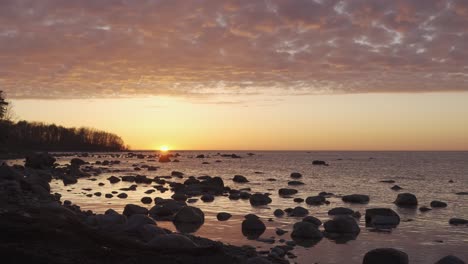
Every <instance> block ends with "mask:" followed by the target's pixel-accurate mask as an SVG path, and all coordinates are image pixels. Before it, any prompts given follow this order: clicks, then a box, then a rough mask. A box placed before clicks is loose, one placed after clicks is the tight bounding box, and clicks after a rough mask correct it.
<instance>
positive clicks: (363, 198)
mask: <svg viewBox="0 0 468 264" xmlns="http://www.w3.org/2000/svg"><path fill="white" fill-rule="evenodd" d="M341 199H342V200H343V202H346V203H358V204H366V203H369V195H364V194H351V195H345V196H343V197H342V198H341Z"/></svg>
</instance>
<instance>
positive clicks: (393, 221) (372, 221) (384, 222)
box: [366, 208, 400, 227]
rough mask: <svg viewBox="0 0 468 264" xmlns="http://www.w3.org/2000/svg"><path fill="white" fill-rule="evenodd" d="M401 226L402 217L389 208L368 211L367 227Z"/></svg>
mask: <svg viewBox="0 0 468 264" xmlns="http://www.w3.org/2000/svg"><path fill="white" fill-rule="evenodd" d="M399 224H400V216H399V215H398V214H397V213H396V212H395V211H393V210H392V209H389V208H372V209H367V210H366V225H367V226H373V227H375V226H384V227H386V226H390V227H396V226H397V225H399Z"/></svg>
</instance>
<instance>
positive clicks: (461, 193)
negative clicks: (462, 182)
mask: <svg viewBox="0 0 468 264" xmlns="http://www.w3.org/2000/svg"><path fill="white" fill-rule="evenodd" d="M455 194H456V195H468V192H457V193H455Z"/></svg>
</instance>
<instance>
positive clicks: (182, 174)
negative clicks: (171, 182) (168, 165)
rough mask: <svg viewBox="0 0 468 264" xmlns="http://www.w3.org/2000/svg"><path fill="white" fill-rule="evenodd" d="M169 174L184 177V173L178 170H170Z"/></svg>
mask: <svg viewBox="0 0 468 264" xmlns="http://www.w3.org/2000/svg"><path fill="white" fill-rule="evenodd" d="M171 176H173V177H177V178H183V177H184V173H183V172H180V171H172V172H171Z"/></svg>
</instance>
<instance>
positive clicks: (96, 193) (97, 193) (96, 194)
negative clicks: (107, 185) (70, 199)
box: [94, 192, 102, 197]
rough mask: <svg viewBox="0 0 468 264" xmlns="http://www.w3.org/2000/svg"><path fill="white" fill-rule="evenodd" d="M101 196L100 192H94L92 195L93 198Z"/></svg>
mask: <svg viewBox="0 0 468 264" xmlns="http://www.w3.org/2000/svg"><path fill="white" fill-rule="evenodd" d="M101 195H102V193H101V192H95V193H94V196H97V197H99V196H101Z"/></svg>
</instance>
